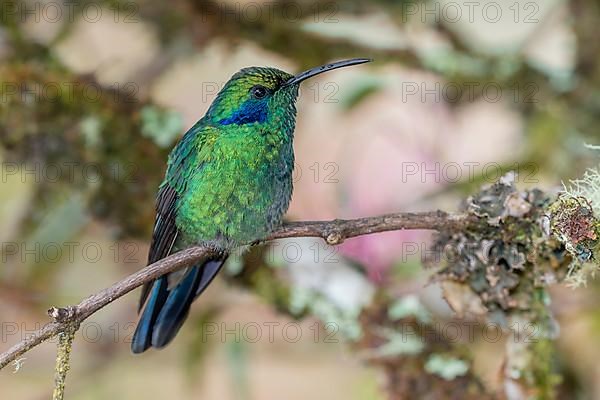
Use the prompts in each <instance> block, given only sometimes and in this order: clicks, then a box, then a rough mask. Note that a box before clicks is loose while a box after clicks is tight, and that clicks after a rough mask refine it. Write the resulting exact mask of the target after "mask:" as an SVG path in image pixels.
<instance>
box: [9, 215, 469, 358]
mask: <svg viewBox="0 0 600 400" xmlns="http://www.w3.org/2000/svg"><path fill="white" fill-rule="evenodd" d="M476 221H477V218H476V217H473V216H470V215H466V214H448V213H445V212H442V211H432V212H421V213H397V214H388V215H382V216H379V217H367V218H358V219H351V220H340V219H336V220H333V221H306V222H295V223H290V224H286V225H283V226H282V227H281V228H279V229H277V230H276V231H275V232H273V233H272V234H271V235H270V236H269V237H268V238H267V240H274V239H283V238H291V237H320V238H322V239H324V240H325V241H326V242H327V243H328V244H330V245H338V244H340V243H342V242H343V241H344V240H345V239H348V238H352V237H356V236H362V235H368V234H372V233H378V232H387V231H397V230H404V229H426V230H440V229H449V228H453V229H462V228H465V227H467V226H468V225H470V224H472V223H475V222H476ZM213 252H214V250H212V249H208V248H205V247H201V246H196V247H190V248H188V249H185V250H182V251H180V252H178V253H175V254H173V255H171V256H169V257H167V258H164V259H162V260H159V261H157V262H155V263H154V264H151V265H148V266H147V267H145V268H143V269H141V270H140V271H138V272H136V273H134V274H132V275H130V276H128V277H126V278H125V279H123V280H121V281H119V282H117V283H115V284H114V285H112V286H110V287H108V288H106V289H104V290H102V291H100V292H98V293H96V294H94V295H92V296H90V297H88V298H86V299H84V300H83V301H81V303H79V304H77V305H75V306H68V307H64V308H55V307H52V308H51V309H50V310H48V314H49V316H50V317H51V318H52V319H53V322H50V323H48V324H47V325H45V326H44V327H43V328H42V329H40V330H38V331H37V332H35V333H33V334H31V335H30V336H28V337H27V338H26V339H25V340H23V341H21V342H19V343H17V344H16V345H14V346H13V347H11V348H10V349H8V350H7V351H6V352H4V353H2V354H0V369H2V368H4V367H6V366H7V365H8V364H10V363H11V362H13V361H15V360H16V359H17V358H18V357H20V356H21V355H23V354H24V353H26V352H27V351H29V350H30V349H31V348H33V347H35V346H37V345H39V344H41V343H42V342H44V341H46V340H48V339H50V338H52V337H54V336H56V335H58V334H59V333H61V332H65V331H66V330H67V329H68V327H69V326H73V324H80V323H81V322H83V321H84V320H85V319H86V318H88V317H89V316H90V315H92V314H94V313H95V312H97V311H98V310H100V309H101V308H103V307H105V306H106V305H108V304H110V303H112V302H113V301H115V300H116V299H118V298H120V297H122V296H124V295H125V294H127V293H129V292H130V291H132V290H134V289H135V288H137V287H139V286H141V285H143V284H144V283H148V282H151V281H153V280H155V279H157V278H158V277H160V276H162V275H164V274H167V273H169V272H173V271H175V270H178V269H181V268H185V267H188V266H190V265H193V264H194V263H195V262H197V261H198V260H200V259H201V258H203V257H205V256H206V255H210V254H211V253H213Z"/></svg>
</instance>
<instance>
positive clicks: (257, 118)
mask: <svg viewBox="0 0 600 400" xmlns="http://www.w3.org/2000/svg"><path fill="white" fill-rule="evenodd" d="M267 108H268V105H267V103H266V102H264V101H260V102H257V101H246V102H245V103H244V104H242V106H241V107H240V108H239V109H237V110H236V111H235V112H234V113H233V114H231V116H230V117H228V118H224V119H222V120H220V121H219V124H221V125H231V124H235V125H245V124H251V123H253V122H259V123H263V122H266V121H267Z"/></svg>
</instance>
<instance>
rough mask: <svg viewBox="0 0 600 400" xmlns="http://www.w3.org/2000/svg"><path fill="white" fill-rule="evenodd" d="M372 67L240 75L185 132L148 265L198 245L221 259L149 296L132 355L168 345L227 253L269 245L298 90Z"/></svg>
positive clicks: (290, 161) (288, 161)
mask: <svg viewBox="0 0 600 400" xmlns="http://www.w3.org/2000/svg"><path fill="white" fill-rule="evenodd" d="M366 61H367V60H364V59H360V60H350V61H345V62H341V63H336V64H330V65H328V66H324V67H319V68H320V69H315V70H311V71H307V72H305V73H303V74H301V75H298V76H296V77H294V76H292V75H290V74H288V73H286V72H283V71H281V70H278V69H275V68H258V67H253V68H246V69H243V70H241V71H240V72H238V73H236V74H235V75H234V76H233V77H232V78H231V79H230V80H229V82H227V84H226V85H225V87H224V88H223V89H222V90H221V92H220V93H219V94H218V96H217V98H216V99H215V101H214V102H213V104H212V105H211V107H210V108H209V110H208V111H207V113H206V115H205V116H204V117H203V118H202V119H200V121H198V122H197V123H196V124H195V125H194V126H193V127H192V128H191V129H190V130H189V131H188V132H187V133H186V134H185V136H184V137H183V139H182V140H181V141H180V142H179V143H178V144H177V146H176V147H175V148H174V149H173V151H172V152H171V154H170V156H169V161H168V166H167V172H166V176H165V180H164V182H163V183H162V184H161V187H160V190H159V194H158V198H157V217H156V222H155V227H154V233H153V237H152V244H151V247H150V253H149V257H148V262H149V263H152V262H155V261H157V260H159V259H161V258H164V257H166V256H168V255H169V254H172V253H174V252H176V251H177V250H180V249H183V248H185V247H189V246H191V245H194V244H203V245H207V246H211V247H212V248H215V249H217V250H219V251H220V252H221V253H222V254H223V255H222V256H221V257H217V258H212V259H207V260H204V261H203V262H201V263H199V264H198V265H197V266H195V267H192V268H189V269H187V270H186V271H183V272H180V273H173V274H170V275H169V276H164V277H162V278H160V279H159V280H157V281H156V282H154V284H153V285H147V286H146V287H145V288H144V290H143V294H142V298H141V302H140V306H143V305H144V304H145V307H144V311H143V313H142V316H141V318H140V322H139V324H138V327H137V329H136V332H135V334H134V338H133V342H132V350H133V352H135V353H139V352H142V351H144V350H146V349H147V348H148V347H150V346H153V347H163V346H164V345H166V344H167V343H169V341H170V340H172V339H173V337H174V336H175V334H176V333H177V331H178V329H179V328H180V326H181V324H182V323H183V322H184V320H185V318H186V316H187V313H188V311H189V307H190V305H191V303H192V301H193V300H194V299H195V298H196V297H197V296H198V295H199V294H200V293H201V292H202V291H203V290H204V289H205V288H206V287H207V286H208V284H210V282H211V281H212V279H213V278H214V276H215V275H216V274H217V272H218V271H219V269H220V268H221V266H222V264H223V263H224V261H225V259H226V257H227V252H228V251H229V250H231V249H232V248H233V247H236V246H238V245H240V244H246V243H250V242H253V241H255V240H258V239H262V238H264V237H266V236H267V235H268V234H269V233H270V232H271V231H272V230H273V229H274V228H275V227H277V225H279V224H280V222H281V218H282V216H283V214H284V213H285V211H286V210H287V208H288V205H289V202H290V199H291V195H292V172H293V166H294V151H293V135H294V126H295V118H296V107H295V101H296V98H297V96H298V85H299V83H300V82H301V81H302V80H304V79H306V78H308V77H310V76H313V75H316V74H318V73H320V72H324V71H326V70H329V69H334V68H339V67H342V66H346V65H354V64H359V63H362V62H366ZM146 300H147V301H146Z"/></svg>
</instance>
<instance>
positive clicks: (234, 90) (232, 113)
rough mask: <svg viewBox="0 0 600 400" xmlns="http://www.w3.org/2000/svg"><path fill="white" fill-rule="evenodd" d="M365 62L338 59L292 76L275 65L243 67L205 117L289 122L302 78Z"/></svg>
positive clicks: (238, 122) (225, 121)
mask: <svg viewBox="0 0 600 400" xmlns="http://www.w3.org/2000/svg"><path fill="white" fill-rule="evenodd" d="M369 61H370V60H369V59H366V58H355V59H351V60H344V61H338V62H335V63H331V64H326V65H322V66H320V67H316V68H312V69H310V70H308V71H304V72H302V73H300V74H298V75H295V76H294V75H291V74H288V73H287V72H284V71H281V70H279V69H276V68H266V67H250V68H244V69H242V70H240V71H239V72H237V73H236V74H235V75H233V76H232V77H231V79H230V80H229V81H228V82H227V83H226V84H225V86H224V87H223V89H221V91H220V92H219V94H218V95H217V98H216V99H215V100H214V101H213V103H212V105H211V106H210V108H209V110H208V113H207V116H208V118H209V119H210V121H211V122H212V123H213V124H215V125H221V126H225V125H247V124H265V123H266V124H274V125H275V126H281V124H288V125H289V124H293V122H294V119H295V116H296V107H295V103H296V99H297V97H298V88H299V86H300V83H301V82H302V81H304V80H306V79H308V78H310V77H312V76H315V75H318V74H321V73H323V72H327V71H331V70H333V69H337V68H342V67H347V66H350V65H357V64H362V63H365V62H369ZM292 126H293V125H292Z"/></svg>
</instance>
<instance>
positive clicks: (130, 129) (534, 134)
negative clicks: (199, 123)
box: [0, 0, 600, 400]
mask: <svg viewBox="0 0 600 400" xmlns="http://www.w3.org/2000/svg"><path fill="white" fill-rule="evenodd" d="M599 8H600V5H599V3H598V2H597V1H596V0H573V1H561V0H544V1H541V0H538V1H531V0H518V1H512V2H508V1H488V0H482V1H470V2H469V1H462V0H459V1H450V0H440V1H434V0H431V1H404V0H401V1H388V0H378V1H369V2H367V1H353V0H351V1H343V2H342V1H323V2H313V1H303V0H297V1H265V2H262V1H237V0H220V1H202V0H171V1H164V0H163V1H119V0H115V1H108V0H107V1H86V0H69V1H65V2H62V1H60V0H47V1H16V0H2V2H1V3H0V99H1V100H0V159H1V160H2V170H1V181H0V244H1V246H2V247H1V249H0V252H1V258H2V261H1V263H0V265H1V268H0V328H1V329H0V333H1V341H0V351H2V350H5V349H7V348H8V347H9V346H11V345H12V344H14V343H16V342H17V341H19V340H20V339H21V338H23V337H24V336H26V335H27V334H28V332H31V331H33V330H35V329H37V328H39V327H40V326H41V325H43V324H44V323H46V322H47V320H48V318H47V316H46V310H47V309H48V308H49V307H50V306H52V305H67V304H75V303H77V302H79V301H80V300H81V299H82V298H84V297H86V296H87V295H89V294H92V293H94V292H96V291H98V290H100V289H102V288H104V287H106V286H109V285H111V284H112V283H114V282H115V281H117V280H119V279H121V278H123V277H125V276H126V275H128V274H130V273H133V272H134V271H136V270H138V269H140V268H141V267H143V266H144V265H145V259H146V254H147V250H148V244H149V239H150V236H151V229H152V224H153V222H154V199H155V195H156V192H157V187H158V184H159V183H160V181H161V179H162V177H163V175H164V168H165V162H166V157H167V154H168V152H169V150H170V148H171V147H172V146H173V145H174V143H175V142H176V141H177V140H178V138H180V137H181V135H182V134H183V133H184V132H185V131H186V130H187V129H188V128H189V127H191V126H192V125H193V124H194V122H195V121H196V120H197V119H199V118H200V117H201V116H202V115H203V114H204V113H205V111H206V110H207V108H208V106H209V105H210V103H211V101H212V99H213V98H214V97H215V95H216V93H217V92H218V90H219V89H220V88H221V87H222V86H223V85H224V83H225V82H226V81H227V80H228V79H229V77H230V76H231V75H232V74H233V73H235V72H236V71H237V70H239V69H240V68H242V67H246V66H254V65H257V66H274V67H277V68H280V69H283V70H285V71H288V72H299V71H301V70H303V69H306V68H309V67H312V66H315V65H320V64H322V63H325V62H328V61H331V60H337V59H342V58H350V57H371V58H373V59H374V60H375V62H373V63H371V64H367V65H364V66H360V67H353V68H347V69H341V70H337V71H333V72H330V73H328V74H323V75H320V76H319V77H317V78H315V79H313V80H311V81H307V82H305V83H304V84H303V86H302V89H301V96H300V98H299V101H298V120H297V129H296V134H295V150H296V158H297V164H296V172H295V179H294V184H295V190H294V196H293V201H292V204H291V207H290V210H289V212H288V214H287V220H290V221H297V220H311V219H333V218H352V217H360V216H369V215H377V214H382V213H388V212H396V211H425V210H433V209H437V208H440V209H444V210H448V211H452V210H456V209H457V208H458V206H459V204H460V202H461V200H462V199H464V198H465V197H466V196H467V195H468V194H469V193H471V192H473V191H474V190H476V189H477V188H478V187H479V186H481V185H482V184H486V183H493V182H494V181H496V180H497V179H498V178H499V177H500V176H501V175H502V174H503V173H504V172H506V171H509V170H515V171H517V172H518V177H517V185H518V186H519V187H539V188H542V189H544V190H547V191H552V190H556V189H557V188H560V185H561V183H562V182H568V181H569V180H570V179H574V178H576V177H578V176H580V175H581V174H582V172H583V171H584V170H585V169H586V168H588V167H591V166H595V165H598V154H597V152H594V151H592V150H590V149H588V148H586V147H585V144H586V143H588V144H600V135H599V133H600V132H599V129H598V127H599V126H600V89H599V87H600V56H599V54H600V41H599V40H598V24H599V23H600V10H599ZM429 239H430V234H429V233H426V232H419V231H413V232H393V233H387V234H379V235H373V236H367V237H361V238H356V239H352V240H348V241H347V242H346V243H344V244H343V245H342V246H340V247H338V248H335V249H334V248H330V247H327V246H325V245H324V244H323V243H322V242H320V241H314V240H311V239H294V240H291V239H290V240H287V241H281V242H277V243H274V244H271V245H268V246H262V247H259V248H256V249H253V250H252V251H251V252H249V253H243V254H242V253H240V254H239V255H237V256H236V257H232V259H230V260H229V262H228V265H227V268H226V271H225V273H223V274H222V276H221V277H220V278H219V279H218V280H217V281H216V282H215V283H214V284H213V285H211V287H210V288H209V289H208V291H207V293H206V294H205V295H203V296H202V299H201V301H198V302H197V303H196V304H195V305H194V307H193V309H192V313H191V315H190V318H189V320H188V322H187V323H186V325H185V326H184V328H183V329H182V331H181V333H180V335H179V336H178V337H177V339H176V340H175V341H174V342H173V343H172V344H171V345H170V346H169V347H168V348H166V349H164V350H162V351H149V352H146V353H145V354H143V355H141V356H133V355H132V354H130V351H129V342H130V339H131V335H132V334H133V330H134V327H135V322H136V320H137V315H136V307H137V294H138V293H137V292H136V293H133V294H130V295H128V296H126V297H125V298H123V299H121V300H119V301H117V302H115V303H113V304H111V305H110V306H108V307H106V308H105V309H103V310H102V311H100V312H99V313H97V314H95V315H94V316H92V317H91V318H90V319H88V320H87V321H86V322H85V323H84V324H83V325H82V328H81V330H80V331H79V333H78V335H77V339H76V341H75V348H74V355H73V360H72V371H71V374H70V376H69V378H68V381H67V397H68V398H69V399H72V400H75V399H81V400H83V399H90V400H91V399H106V398H125V399H159V398H166V397H168V398H176V399H198V398H202V399H223V400H226V399H227V400H228V399H231V400H245V399H248V400H250V399H266V400H269V399H281V398H284V399H289V400H293V399H305V398H327V399H329V400H335V399H348V400H349V399H356V400H359V399H361V400H362V399H388V398H410V396H409V397H402V396H400V395H398V394H397V393H400V392H401V391H402V389H399V388H400V387H402V382H401V378H398V377H394V376H393V373H390V369H389V368H390V367H389V365H387V366H386V365H384V366H383V368H382V366H381V365H380V364H377V363H373V362H372V360H373V358H374V357H375V356H376V355H378V356H381V355H382V354H386V355H388V356H389V355H391V356H402V357H410V356H414V357H418V354H419V352H420V351H421V350H422V349H421V347H420V346H422V345H419V344H418V343H416V344H415V343H412V342H410V341H406V340H403V341H400V342H394V341H393V340H392V339H390V341H389V342H388V343H387V346H380V347H377V348H375V349H374V348H373V347H372V346H368V345H365V340H364V335H365V329H366V327H367V325H369V324H371V322H369V321H365V318H364V313H363V312H364V310H365V309H367V308H371V309H372V308H373V307H375V308H377V307H378V304H380V303H381V302H382V301H383V300H381V299H385V302H388V303H390V304H391V306H390V307H389V309H388V310H387V312H388V314H389V316H390V317H391V318H403V317H404V316H406V315H409V314H410V315H413V316H415V318H417V320H420V321H421V322H424V323H426V324H430V323H432V322H431V321H432V320H441V321H449V320H452V318H454V315H453V313H452V312H451V311H450V310H449V308H448V306H447V305H446V304H445V302H444V301H443V299H442V293H441V290H440V289H439V288H438V287H437V286H436V285H435V284H430V285H428V284H427V282H428V276H429V272H428V271H427V270H426V269H423V268H422V257H423V255H426V254H427V253H430V252H431V251H432V249H431V248H430V242H429ZM390 299H391V300H390ZM599 303H600V286H599V285H598V284H596V283H593V282H590V284H589V285H588V287H587V288H582V289H578V290H576V291H573V290H571V289H569V288H564V287H556V288H553V290H552V310H553V312H554V313H555V316H556V319H557V320H558V322H559V323H560V325H561V332H560V336H559V339H558V342H557V343H558V344H557V346H558V352H557V357H556V360H555V365H556V368H558V369H559V370H560V373H561V374H562V376H563V380H562V383H561V384H560V385H561V393H563V394H566V396H567V397H565V398H580V399H597V398H600V384H599V382H600V379H599V378H600V367H599V366H598V364H597V362H596V360H598V359H599V358H600V346H598V345H597V344H598V343H599V341H600V313H599V311H598V310H599V309H600V308H599V307H598V305H599ZM386 304H387V303H386ZM361 313H362V314H361ZM361 315H363V317H361ZM375 325H376V324H375ZM392 336H393V335H391V336H390V337H392ZM503 340H506V339H505V338H500V339H497V340H484V339H482V338H481V337H479V335H475V336H474V337H470V338H468V337H462V336H461V337H460V338H459V340H457V341H456V342H457V343H458V342H460V344H461V345H466V346H467V347H468V348H469V350H470V355H469V357H470V358H472V360H473V369H472V371H471V372H469V373H473V374H475V375H476V376H477V379H478V380H480V381H481V382H482V383H483V385H484V386H486V387H487V388H490V389H491V390H494V389H498V388H499V385H501V382H500V381H499V380H498V379H497V378H498V376H497V374H498V369H499V367H500V365H501V363H502V346H503ZM452 344H453V343H451V345H452ZM54 357H55V346H54V344H53V343H46V344H44V345H42V346H40V347H38V348H37V349H35V350H33V351H32V352H30V353H27V354H26V355H25V356H24V359H22V360H21V362H20V363H19V365H20V368H19V369H18V370H17V368H7V369H5V370H3V371H1V372H0V394H1V395H2V397H3V398H12V399H44V398H48V394H49V392H50V391H51V390H52V385H53V368H54ZM455 361H456V362H454V363H449V362H448V360H446V362H445V364H444V363H443V362H442V361H440V360H439V359H436V358H433V357H429V358H428V359H427V360H425V361H424V362H423V365H424V366H425V369H426V371H427V372H426V373H425V372H422V370H418V371H416V373H418V374H422V375H427V374H430V375H432V376H433V375H435V376H437V377H438V378H439V382H438V383H439V385H440V393H438V394H437V395H436V396H435V397H432V398H463V397H461V396H457V397H450V395H449V394H448V393H446V394H442V392H443V390H442V387H443V385H444V384H445V383H444V382H447V381H448V380H449V379H452V378H453V377H456V376H461V377H464V376H465V371H464V368H463V367H464V366H463V365H462V364H461V363H460V362H459V361H458V360H455ZM440 363H441V364H440ZM418 365H421V364H418ZM440 365H441V366H440ZM421 366H422V365H421ZM405 367H406V365H405ZM406 368H408V367H406ZM398 380H400V381H398ZM394 388H395V389H394ZM394 390H397V392H394ZM394 393H396V394H394ZM444 396H447V397H444ZM576 396H577V397H576ZM464 398H466V397H464Z"/></svg>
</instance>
